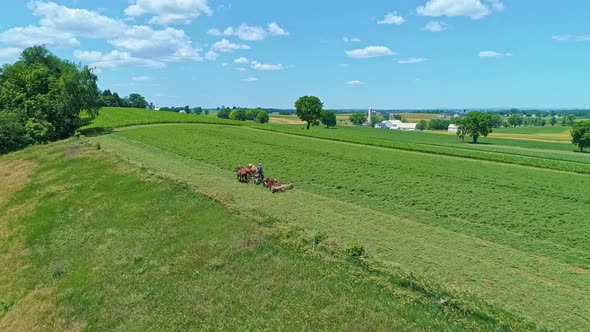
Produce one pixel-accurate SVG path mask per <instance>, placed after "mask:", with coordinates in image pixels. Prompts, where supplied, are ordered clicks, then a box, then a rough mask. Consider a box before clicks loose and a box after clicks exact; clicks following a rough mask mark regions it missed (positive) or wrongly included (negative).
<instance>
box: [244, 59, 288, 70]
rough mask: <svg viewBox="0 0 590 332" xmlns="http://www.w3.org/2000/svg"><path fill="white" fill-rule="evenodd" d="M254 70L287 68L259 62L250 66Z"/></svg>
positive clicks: (254, 62) (253, 62)
mask: <svg viewBox="0 0 590 332" xmlns="http://www.w3.org/2000/svg"><path fill="white" fill-rule="evenodd" d="M250 68H252V69H256V70H283V69H284V68H285V67H284V66H283V65H282V64H277V65H275V64H271V63H260V62H257V61H252V65H251V66H250Z"/></svg>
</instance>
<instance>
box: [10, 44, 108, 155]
mask: <svg viewBox="0 0 590 332" xmlns="http://www.w3.org/2000/svg"><path fill="white" fill-rule="evenodd" d="M96 81H97V77H96V75H95V74H94V73H92V71H91V69H90V68H89V67H88V66H83V67H82V66H79V65H76V64H74V63H72V62H69V61H67V60H63V59H60V58H58V57H57V56H55V55H53V54H51V53H50V52H49V51H48V50H47V49H46V48H45V47H44V46H34V47H29V48H27V49H25V50H23V52H22V53H21V57H20V59H19V60H18V61H16V62H15V63H13V64H6V65H4V66H3V67H2V68H0V153H6V152H9V151H14V150H18V149H21V148H23V147H25V146H27V145H30V144H37V143H46V142H49V141H54V140H57V139H62V138H66V137H69V136H71V135H72V134H74V132H75V131H76V130H77V129H78V128H79V127H80V126H82V125H84V124H86V123H87V121H89V120H90V119H92V118H94V117H96V116H97V115H98V111H99V108H100V106H101V102H100V97H101V94H100V90H99V89H98V87H97V84H96ZM82 111H84V112H85V114H86V117H85V118H82V117H81V113H82Z"/></svg>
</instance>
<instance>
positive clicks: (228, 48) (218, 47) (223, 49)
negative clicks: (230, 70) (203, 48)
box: [211, 39, 250, 53]
mask: <svg viewBox="0 0 590 332" xmlns="http://www.w3.org/2000/svg"><path fill="white" fill-rule="evenodd" d="M211 49H212V50H214V51H216V52H220V53H231V52H233V51H236V50H249V49H250V46H248V45H243V44H234V43H231V42H230V41H229V40H227V39H222V40H220V41H218V42H216V43H215V44H213V45H212V46H211Z"/></svg>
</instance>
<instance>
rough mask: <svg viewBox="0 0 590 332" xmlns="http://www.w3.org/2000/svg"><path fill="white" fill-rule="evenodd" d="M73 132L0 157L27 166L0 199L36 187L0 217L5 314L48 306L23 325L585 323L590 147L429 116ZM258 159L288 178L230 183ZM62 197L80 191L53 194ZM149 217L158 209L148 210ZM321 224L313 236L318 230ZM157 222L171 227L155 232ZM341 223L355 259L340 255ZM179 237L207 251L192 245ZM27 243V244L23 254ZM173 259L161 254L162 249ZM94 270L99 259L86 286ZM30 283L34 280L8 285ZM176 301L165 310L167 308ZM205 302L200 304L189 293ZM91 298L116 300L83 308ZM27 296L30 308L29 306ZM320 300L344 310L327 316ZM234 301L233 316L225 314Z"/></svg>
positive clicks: (134, 120)
mask: <svg viewBox="0 0 590 332" xmlns="http://www.w3.org/2000/svg"><path fill="white" fill-rule="evenodd" d="M128 113H132V115H128ZM177 122H187V123H184V124H182V123H177ZM107 128H120V129H115V130H114V131H113V132H110V131H109V130H106V131H105V130H104V129H107ZM85 132H87V133H89V134H92V136H90V137H85V138H82V139H81V140H80V141H77V140H69V141H64V142H58V143H54V144H51V145H49V146H46V147H44V146H36V147H32V148H30V149H27V150H25V151H22V152H18V153H15V154H10V155H8V156H5V157H2V158H0V166H2V167H4V169H5V168H10V167H13V166H11V165H13V164H14V163H19V165H21V164H22V165H24V166H26V167H24V166H23V167H24V168H23V172H24V173H23V177H22V184H18V183H17V182H18V181H20V180H18V179H20V178H16V180H18V181H17V182H15V183H14V185H13V187H14V188H15V189H14V190H13V191H11V190H12V189H10V188H11V187H8V188H9V189H10V190H8V191H7V194H5V195H7V196H6V197H4V196H0V206H2V207H5V208H6V209H5V210H6V211H15V209H21V207H23V206H29V204H33V203H34V202H36V201H38V197H42V201H43V202H44V203H43V205H41V206H36V205H30V212H27V213H25V214H18V215H15V214H10V213H9V214H2V215H0V225H2V227H3V228H0V234H1V235H2V236H3V239H7V241H5V242H4V244H3V246H1V247H0V249H1V250H2V252H3V253H4V256H1V257H4V258H5V259H9V260H6V261H5V262H10V264H4V265H3V268H4V270H2V272H3V273H2V275H3V276H5V279H3V283H2V284H3V286H1V287H0V290H2V293H3V294H6V295H4V296H0V301H3V303H4V304H5V305H8V306H9V308H12V307H13V306H14V308H16V309H15V310H13V309H9V311H7V312H8V314H4V316H2V313H0V327H8V328H10V327H11V326H17V325H14V324H17V322H18V321H19V319H20V317H24V316H23V315H26V313H24V312H23V309H22V308H23V307H22V305H20V306H19V303H21V304H22V303H27V302H26V301H29V302H31V301H32V303H38V302H39V301H41V302H39V303H44V304H43V305H44V306H45V307H47V306H57V307H59V308H60V310H59V311H55V314H54V315H52V316H46V317H45V318H44V319H45V321H43V322H37V323H38V324H41V325H43V324H53V326H59V327H60V328H67V327H68V326H70V327H71V326H78V325H79V326H86V327H96V328H99V329H101V328H102V329H112V328H123V329H136V328H142V329H161V328H170V327H173V326H179V325H178V324H181V325H182V326H185V327H187V328H191V327H193V328H194V327H197V326H198V327H203V326H208V327H209V328H211V329H234V328H237V327H238V326H249V327H252V328H256V327H260V326H270V325H265V324H279V325H273V326H274V327H276V326H282V327H284V328H287V329H289V328H304V327H306V328H312V329H358V328H360V327H361V326H371V327H372V328H373V329H408V328H409V329H417V330H420V329H424V330H432V329H435V330H440V329H443V330H464V329H471V330H490V329H494V330H544V329H549V330H553V329H558V330H561V329H567V330H583V329H581V327H583V326H587V325H588V324H589V323H590V311H589V307H588V306H587V305H586V303H588V302H589V301H590V291H589V290H590V278H588V276H589V273H590V272H589V271H590V247H589V243H590V241H588V235H587V234H588V232H587V230H588V225H587V223H586V222H585V220H586V218H585V216H586V209H585V206H587V205H588V203H590V198H588V197H590V195H589V192H588V190H589V189H588V188H590V178H589V177H588V175H587V174H589V173H590V170H589V168H590V161H589V159H588V157H589V156H588V154H581V153H575V152H573V147H572V146H571V145H568V144H561V143H556V142H547V141H545V140H534V139H532V140H526V139H525V140H516V139H503V138H495V137H494V136H491V137H489V138H487V139H484V140H482V143H485V144H478V145H472V144H467V143H461V142H460V141H459V139H458V138H457V137H455V136H445V135H439V134H433V133H420V132H397V131H389V130H375V129H370V128H356V127H339V128H337V129H324V128H321V127H319V128H318V127H316V128H313V129H312V130H309V131H307V130H303V129H301V126H300V125H295V126H293V125H276V124H267V125H258V124H252V123H246V122H237V121H229V120H222V119H216V118H212V117H206V116H194V115H187V114H174V113H165V112H153V111H142V110H124V111H122V110H119V109H109V110H106V111H104V112H103V113H102V114H101V116H100V117H99V118H97V119H96V120H95V122H94V123H93V124H91V125H90V126H89V127H88V128H86V131H85ZM522 134H523V135H524V134H525V133H522ZM530 134H534V133H530ZM258 162H261V163H262V164H263V165H264V167H265V173H266V174H267V176H270V177H273V178H277V179H278V180H279V181H281V182H293V183H294V184H295V188H294V189H293V190H290V191H287V192H284V193H279V194H271V193H270V192H269V191H268V189H264V188H262V186H256V185H254V184H244V183H239V182H237V181H236V179H235V174H234V173H233V169H234V167H235V166H236V165H238V164H247V163H258ZM29 168H30V169H29ZM27 169H29V171H27ZM74 169H76V171H74ZM79 170H81V171H79ZM73 173H76V175H75V176H65V174H73ZM2 174H5V173H2ZM2 174H0V176H2ZM83 174H93V175H94V176H93V177H92V179H89V178H87V177H85V176H84V175H83ZM16 180H15V181H16ZM88 181H90V182H88ZM91 182H92V183H94V184H92V183H91ZM19 183H20V182H19ZM39 195H41V196H39ZM68 197H77V199H76V202H77V203H76V204H75V205H72V206H70V205H67V202H68ZM162 197H166V199H164V200H163V199H162ZM95 202H98V203H95ZM121 202H125V203H124V204H121ZM148 215H157V216H160V217H158V219H157V220H156V221H153V220H152V222H153V224H152V223H150V224H146V223H145V218H146V216H148ZM198 216H201V217H198ZM150 219H151V218H150ZM52 220H53V221H52ZM74 220H78V221H79V222H80V224H79V225H78V224H75V223H73V221H74ZM220 221H222V222H221V224H219V222H220ZM16 223H20V224H22V225H24V226H23V227H21V228H18V229H17V228H15V226H14V225H16ZM156 224H161V225H162V226H156ZM162 227H165V228H162ZM125 230H131V231H130V232H129V231H125ZM164 230H165V231H164ZM123 234H124V235H123ZM317 234H324V235H322V239H323V238H326V237H327V239H328V240H326V241H324V240H322V241H324V242H322V243H320V244H319V245H318V244H317V243H316V242H315V241H316V240H314V238H316V239H317V236H318V235H317ZM49 238H57V239H60V240H59V241H57V242H52V241H50V242H47V240H48V239H49ZM61 239H63V240H61ZM66 239H69V240H66ZM72 239H76V240H72ZM168 239H175V240H174V241H175V243H176V245H174V246H171V247H167V246H166V243H168ZM353 241H359V242H360V243H361V244H362V245H363V246H364V248H365V249H366V252H367V254H366V257H364V258H362V259H360V260H358V259H350V258H346V257H345V256H346V255H345V254H344V253H345V248H346V247H347V245H348V244H349V243H351V242H353ZM130 243H134V245H132V246H129V245H128V244H130ZM154 243H155V244H156V245H155V246H154ZM191 244H195V245H196V247H195V248H201V249H198V250H199V252H201V250H204V253H205V256H206V257H202V260H198V261H195V260H194V259H196V258H190V257H193V256H194V255H196V252H194V251H188V252H187V250H188V249H187V248H192V245H191ZM244 247H245V248H247V249H246V250H243V248H244ZM22 248H28V249H26V250H28V251H29V252H31V253H34V254H33V255H32V256H30V255H29V254H25V255H24V256H18V255H19V252H20V251H19V250H22ZM195 250H197V249H195ZM91 252H95V253H98V255H97V254H90V253H91ZM42 253H46V254H42ZM187 254H188V255H189V256H187ZM15 257H21V258H19V259H16V258H15ZM27 257H29V258H27ZM77 257H95V258H92V259H84V260H82V261H80V260H78V259H77ZM170 257H173V258H174V259H173V261H174V262H176V263H173V264H172V265H170V264H167V263H166V261H168V260H170ZM199 259H201V258H199ZM27 261H28V262H29V263H26V262H27ZM112 261H119V262H120V264H118V265H117V264H116V265H114V266H110V265H109V262H112ZM31 262H32V263H31ZM15 264H16V265H15ZM18 264H25V265H26V264H29V265H27V266H29V267H28V268H26V269H24V270H22V271H21V270H19V269H18V268H17V266H18ZM89 269H93V270H97V269H98V270H99V271H107V270H108V271H110V272H109V273H102V272H101V273H100V274H99V275H97V276H96V277H94V278H93V279H90V281H89V282H88V283H87V284H85V285H83V284H81V283H80V282H81V280H88V275H89V274H88V273H87V272H84V271H89ZM195 271H199V273H198V275H196V274H195ZM111 274H112V275H113V276H117V279H116V280H114V279H109V275H111ZM62 275H63V276H64V277H62ZM229 275H240V276H241V277H240V278H238V279H237V280H232V279H231V278H228V277H227V276H229ZM39 276H43V277H42V278H40V279H39ZM320 276H330V277H329V279H325V278H324V277H320ZM410 276H411V277H410ZM121 278H122V279H121ZM162 278H163V279H162ZM15 280H20V282H19V283H17V282H15ZM35 280H36V281H35ZM117 280H119V281H117ZM123 280H133V281H134V282H140V283H144V284H145V285H146V288H142V289H134V288H133V287H130V286H129V284H128V283H126V282H123ZM158 280H160V281H158ZM177 280H182V285H183V286H182V288H178V287H177V286H175V285H176V281H177ZM298 280H305V283H300V282H299V281H298ZM105 284H111V287H110V288H105V286H104V285H105ZM352 284H354V287H352V286H351V285H352ZM148 285H149V286H148ZM31 287H33V288H31ZM31 289H42V290H43V293H39V294H37V293H34V294H35V295H33V296H35V298H33V299H29V300H25V301H24V302H23V300H18V299H20V298H21V297H24V296H30V295H26V294H33V293H28V292H31ZM149 289H152V291H149ZM252 289H255V291H254V292H251V291H250V290H252ZM311 290H313V291H311ZM336 290H340V291H336ZM344 290H346V291H344ZM119 293H120V294H122V296H121V297H118V296H116V295H114V294H119ZM245 294H251V295H245ZM105 296H106V298H105ZM369 298H370V299H371V301H370V303H371V304H366V303H367V302H366V301H367V299H369ZM59 299H62V300H59ZM63 299H67V301H66V302H64V300H63ZM230 299H231V301H230ZM281 299H288V300H287V302H288V303H289V304H286V303H281ZM308 299H309V301H308ZM178 300H180V301H179V302H180V305H179V307H178V310H177V312H175V313H173V312H170V311H169V310H167V309H166V308H167V306H168V305H170V303H173V302H174V303H175V302H178ZM193 301H197V302H193ZM440 301H443V303H450V304H449V305H448V306H446V304H444V305H441V304H439V302H440ZM200 302H205V303H208V304H209V305H207V306H199V305H197V306H191V305H190V303H200ZM230 302H231V303H232V304H231V305H228V303H230ZM99 303H105V305H108V306H109V307H110V308H113V310H115V311H112V310H108V311H104V310H97V309H96V308H99V307H100V306H99ZM253 303H260V304H261V306H260V307H253V306H252V304H253ZM279 303H280V304H279ZM363 303H365V304H363ZM129 305H136V310H135V311H134V312H133V313H132V314H131V315H130V317H129V318H130V319H128V318H126V317H124V316H123V315H118V316H112V315H113V313H114V312H119V311H123V310H124V308H127V307H128V306H129ZM359 306H360V307H362V308H363V309H362V310H361V311H358V310H357V309H352V308H357V307H359ZM306 308H307V309H306ZM309 308H314V309H313V310H319V312H317V314H316V313H315V311H309ZM36 310H37V309H36ZM38 310H41V311H39V312H35V313H31V315H32V314H37V315H41V316H42V310H43V309H42V307H40V309H38ZM212 310H215V311H216V312H217V313H216V314H213V311H212ZM327 313H329V315H330V316H336V317H342V319H339V320H338V322H336V321H327V320H326V319H325V316H324V315H325V314H327ZM384 313H388V314H384ZM152 315H153V319H152V318H150V317H151V316H152ZM261 315H262V316H264V317H265V318H264V319H263V320H259V319H257V318H256V317H260V316H261ZM301 315H308V316H309V319H308V320H306V323H305V324H308V325H301V322H299V321H298V320H297V318H296V317H300V316H301ZM229 316H231V317H235V320H229V321H228V320H225V319H222V318H223V317H229ZM361 316H362V317H364V318H363V319H361V318H360V317H361ZM76 317H77V318H76ZM189 317H192V318H189ZM344 317H346V319H344ZM367 317H368V318H367ZM21 320H22V319H21ZM134 322H136V323H134ZM137 322H141V323H140V324H139V325H137ZM272 322H275V323H272ZM361 322H363V323H362V324H361ZM2 324H4V325H2ZM11 324H12V325H11ZM195 324H196V325H195ZM240 324H245V325H240ZM363 324H366V325H363ZM23 326H24V325H23Z"/></svg>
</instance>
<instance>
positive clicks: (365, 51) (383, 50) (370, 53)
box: [345, 46, 395, 59]
mask: <svg viewBox="0 0 590 332" xmlns="http://www.w3.org/2000/svg"><path fill="white" fill-rule="evenodd" d="M345 53H346V55H348V56H349V57H351V58H353V59H366V58H374V57H380V56H390V55H395V52H393V51H392V50H390V49H389V48H387V47H385V46H369V47H366V48H359V49H356V50H351V51H346V52H345Z"/></svg>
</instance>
